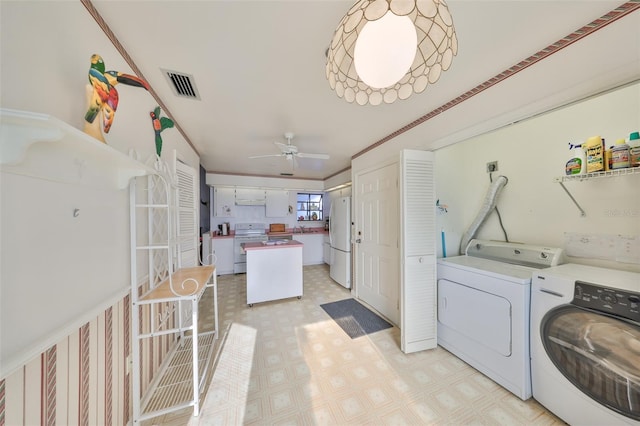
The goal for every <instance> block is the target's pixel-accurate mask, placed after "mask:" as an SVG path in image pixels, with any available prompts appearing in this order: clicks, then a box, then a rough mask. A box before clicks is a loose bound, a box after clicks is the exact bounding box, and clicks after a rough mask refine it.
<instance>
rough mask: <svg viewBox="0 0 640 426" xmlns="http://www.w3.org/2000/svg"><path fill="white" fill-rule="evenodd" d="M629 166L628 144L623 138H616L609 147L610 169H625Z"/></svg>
mask: <svg viewBox="0 0 640 426" xmlns="http://www.w3.org/2000/svg"><path fill="white" fill-rule="evenodd" d="M627 167H629V145H627V143H626V141H625V140H624V139H618V140H617V141H616V143H615V145H613V148H611V169H613V170H615V169H625V168H627Z"/></svg>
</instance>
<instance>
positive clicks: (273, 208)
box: [265, 189, 289, 217]
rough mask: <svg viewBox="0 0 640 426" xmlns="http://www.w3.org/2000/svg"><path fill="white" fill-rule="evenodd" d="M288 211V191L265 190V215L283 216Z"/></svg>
mask: <svg viewBox="0 0 640 426" xmlns="http://www.w3.org/2000/svg"><path fill="white" fill-rule="evenodd" d="M288 213H289V191H284V190H281V189H267V190H266V208H265V216H266V217H285V216H287V214H288Z"/></svg>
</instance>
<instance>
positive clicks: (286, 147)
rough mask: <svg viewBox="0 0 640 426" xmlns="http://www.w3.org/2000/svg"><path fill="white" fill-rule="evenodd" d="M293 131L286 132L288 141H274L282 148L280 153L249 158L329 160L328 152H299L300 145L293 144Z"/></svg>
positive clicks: (285, 135)
mask: <svg viewBox="0 0 640 426" xmlns="http://www.w3.org/2000/svg"><path fill="white" fill-rule="evenodd" d="M293 136H294V135H293V133H291V132H287V133H285V134H284V137H285V139H286V140H287V143H286V144H284V143H282V142H274V143H275V144H276V145H277V146H278V147H279V148H280V154H268V155H253V156H251V157H249V158H264V157H285V158H286V159H287V160H290V161H293V160H294V157H298V158H316V159H319V160H328V159H329V155H328V154H310V153H306V152H299V151H298V147H297V146H295V145H291V139H293Z"/></svg>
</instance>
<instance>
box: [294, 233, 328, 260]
mask: <svg viewBox="0 0 640 426" xmlns="http://www.w3.org/2000/svg"><path fill="white" fill-rule="evenodd" d="M293 239H294V240H298V241H300V242H301V243H302V244H304V247H303V249H302V264H303V265H320V264H322V263H324V250H323V244H324V234H322V233H317V234H295V235H294V236H293Z"/></svg>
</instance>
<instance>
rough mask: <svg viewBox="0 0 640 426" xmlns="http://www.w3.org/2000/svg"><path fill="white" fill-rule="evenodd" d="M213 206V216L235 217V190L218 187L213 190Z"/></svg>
mask: <svg viewBox="0 0 640 426" xmlns="http://www.w3.org/2000/svg"><path fill="white" fill-rule="evenodd" d="M213 206H214V207H215V210H214V212H215V216H217V217H234V216H235V215H236V211H235V207H236V190H235V188H225V187H218V188H214V189H213Z"/></svg>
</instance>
